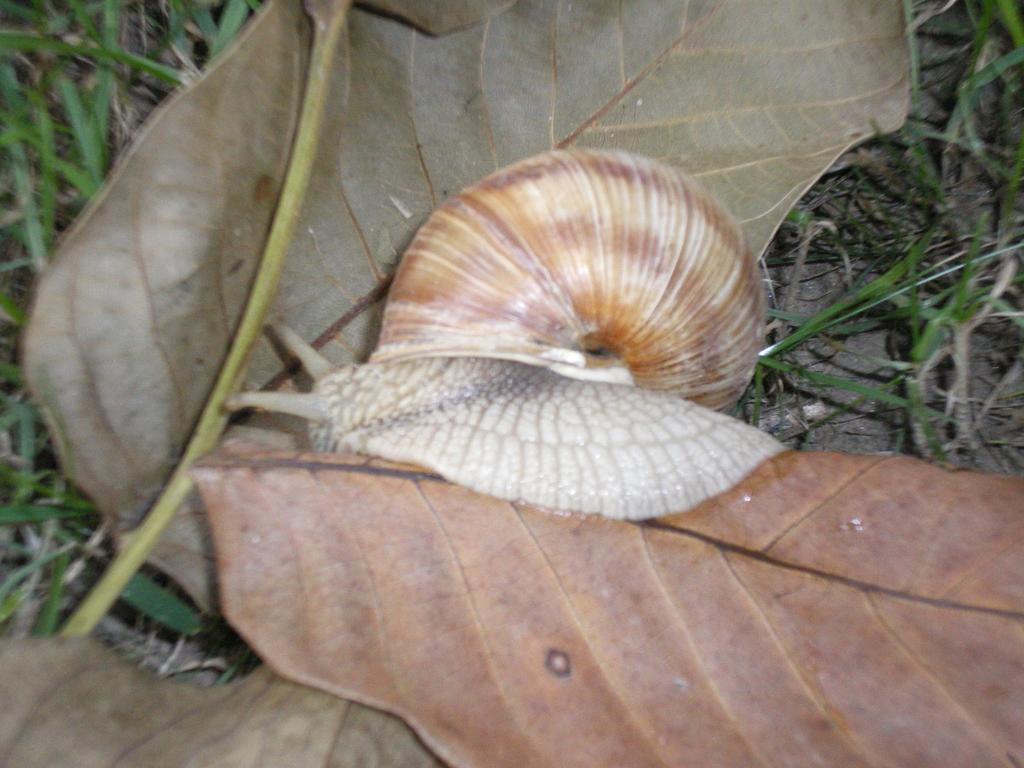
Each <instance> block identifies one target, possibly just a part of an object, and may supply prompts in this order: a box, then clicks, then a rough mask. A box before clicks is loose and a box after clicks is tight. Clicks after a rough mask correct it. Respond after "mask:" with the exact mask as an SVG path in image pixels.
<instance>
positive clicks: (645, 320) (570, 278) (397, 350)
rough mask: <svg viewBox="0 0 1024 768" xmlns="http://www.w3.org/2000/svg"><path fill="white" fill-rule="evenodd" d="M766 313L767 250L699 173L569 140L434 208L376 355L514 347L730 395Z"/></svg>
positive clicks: (392, 301) (594, 371) (520, 352)
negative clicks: (763, 253)
mask: <svg viewBox="0 0 1024 768" xmlns="http://www.w3.org/2000/svg"><path fill="white" fill-rule="evenodd" d="M763 323H764V301H763V292H762V289H761V284H760V279H759V276H758V273H757V268H756V260H755V259H754V257H753V256H752V254H751V253H750V251H749V249H748V248H747V247H746V246H745V244H744V240H743V235H742V233H741V231H740V229H739V227H738V225H737V224H736V222H735V221H734V220H733V218H732V217H731V216H730V215H729V213H728V212H727V211H726V210H725V209H724V208H723V207H722V206H721V205H720V204H719V203H717V202H716V201H715V200H714V199H713V198H712V197H711V196H710V195H709V194H708V193H707V192H706V191H704V190H703V189H701V187H700V186H699V185H698V184H697V183H696V182H694V180H693V179H691V178H689V177H688V176H686V175H685V174H683V173H681V172H679V171H677V170H676V169H674V168H671V167H669V166H666V165H663V164H661V163H658V162H656V161H654V160H651V159H648V158H644V157H640V156H637V155H632V154H628V153H625V152H596V151H582V150H556V151H552V152H547V153H544V154H541V155H537V156H535V157H531V158H527V159H526V160H523V161H521V162H518V163H516V164H514V165H511V166H509V167H507V168H504V169H502V170H500V171H498V172H496V173H494V174H492V175H490V176H488V177H487V178H485V179H483V180H482V181H480V182H479V183H477V184H475V185H473V186H471V187H469V188H468V189H466V190H465V191H463V192H462V193H461V194H459V195H457V196H456V197H454V198H452V199H450V200H448V201H447V202H446V203H445V204H444V205H442V206H441V207H440V208H439V209H438V210H436V211H435V212H434V213H433V214H432V215H431V217H430V218H429V220H428V221H427V222H426V223H425V224H424V225H423V227H422V228H421V229H420V230H419V232H418V233H417V234H416V236H415V238H414V239H413V241H412V243H411V244H410V245H409V247H408V249H407V250H406V252H405V254H404V256H403V257H402V262H401V265H400V266H399V269H398V273H397V275H396V277H395V281H394V284H393V285H392V287H391V291H390V293H389V296H388V304H387V307H386V310H385V313H384V323H383V330H382V332H381V338H380V343H379V345H378V347H377V350H376V351H375V352H374V354H373V357H372V358H371V360H372V361H374V362H377V361H389V360H406V359H410V358H417V357H491V358H502V359H508V360H516V361H519V362H525V363H530V364H533V365H542V366H546V367H549V368H552V369H553V370H555V371H557V372H558V373H561V374H563V375H566V376H571V377H574V378H587V379H597V380H604V381H612V382H623V383H626V382H634V383H636V384H637V385H638V386H642V387H645V388H649V389H654V390H661V391H668V392H673V393H676V394H678V395H681V396H683V397H685V398H687V399H689V400H692V401H693V402H696V403H699V404H701V405H705V406H708V407H711V408H722V407H725V406H727V405H730V404H731V403H733V402H734V401H735V400H736V398H737V397H738V396H739V394H740V393H741V392H742V391H743V389H744V387H746V385H747V382H748V381H749V379H750V375H751V373H752V371H753V368H754V364H755V362H756V358H757V350H758V346H759V343H760V342H761V340H762V338H763Z"/></svg>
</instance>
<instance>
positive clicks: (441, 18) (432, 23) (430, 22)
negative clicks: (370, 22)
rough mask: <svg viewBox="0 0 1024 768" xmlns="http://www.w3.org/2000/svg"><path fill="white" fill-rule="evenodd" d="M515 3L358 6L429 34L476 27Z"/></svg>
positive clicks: (379, 2) (466, 0)
mask: <svg viewBox="0 0 1024 768" xmlns="http://www.w3.org/2000/svg"><path fill="white" fill-rule="evenodd" d="M514 2H516V0H370V1H369V2H364V3H362V5H365V6H368V7H371V8H375V9H376V10H378V11H380V12H382V13H385V14H390V15H392V16H395V17H397V18H400V19H405V20H406V21H408V22H409V23H410V24H412V25H413V26H415V27H418V28H419V29H422V30H423V31H424V32H427V33H428V34H431V35H443V34H445V33H447V32H453V31H455V30H456V29H464V28H465V27H470V26H472V25H474V24H479V23H480V22H481V21H484V20H485V19H486V18H487V17H488V16H491V15H493V14H495V13H497V12H498V11H501V10H504V9H505V8H508V7H509V6H510V5H512V4H513V3H514Z"/></svg>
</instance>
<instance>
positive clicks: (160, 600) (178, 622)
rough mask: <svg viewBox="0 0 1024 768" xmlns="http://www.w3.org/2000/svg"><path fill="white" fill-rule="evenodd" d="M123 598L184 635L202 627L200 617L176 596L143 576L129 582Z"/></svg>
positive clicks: (139, 575)
mask: <svg viewBox="0 0 1024 768" xmlns="http://www.w3.org/2000/svg"><path fill="white" fill-rule="evenodd" d="M121 599H122V600H124V601H125V602H126V603H128V605H130V606H132V608H135V609H136V610H137V611H141V612H142V613H144V614H146V615H147V616H149V617H150V618H151V619H153V620H154V621H158V622H160V623H161V624H163V625H164V626H165V627H168V628H170V629H173V630H174V631H175V632H180V633H181V634H183V635H194V634H195V633H196V632H198V631H199V629H200V627H201V624H200V621H199V616H198V614H196V612H195V611H194V610H192V609H191V608H190V607H189V606H188V605H187V604H186V603H184V602H183V601H182V600H180V599H179V598H178V597H177V596H176V595H175V594H174V593H172V592H170V591H169V590H167V589H164V588H163V587H161V586H160V585H159V584H157V583H155V582H154V581H153V580H152V579H150V578H149V577H148V576H146V575H145V574H142V573H136V574H135V575H134V576H132V578H131V579H130V580H129V581H128V584H127V585H126V586H125V588H124V591H123V592H121Z"/></svg>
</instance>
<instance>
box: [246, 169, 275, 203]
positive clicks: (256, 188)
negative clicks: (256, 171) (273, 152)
mask: <svg viewBox="0 0 1024 768" xmlns="http://www.w3.org/2000/svg"><path fill="white" fill-rule="evenodd" d="M275 186H276V185H275V184H274V179H273V178H272V177H270V176H268V175H267V174H265V173H263V174H260V177H259V178H258V179H256V183H255V184H253V186H252V201H253V202H254V203H256V204H262V203H266V202H268V201H269V200H270V199H271V198H272V197H273V195H274V187H275Z"/></svg>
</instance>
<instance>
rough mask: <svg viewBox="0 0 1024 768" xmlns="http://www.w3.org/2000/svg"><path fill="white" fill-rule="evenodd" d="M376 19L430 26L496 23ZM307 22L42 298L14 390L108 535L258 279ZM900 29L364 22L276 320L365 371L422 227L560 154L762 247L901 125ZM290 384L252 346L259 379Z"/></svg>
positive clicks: (637, 7) (703, 20)
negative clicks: (813, 193) (700, 195)
mask: <svg viewBox="0 0 1024 768" xmlns="http://www.w3.org/2000/svg"><path fill="white" fill-rule="evenodd" d="M382 2H383V4H384V5H383V7H386V8H387V9H389V11H390V12H394V13H398V14H406V15H407V16H409V17H410V18H414V20H415V19H418V18H419V16H423V15H424V14H425V16H426V17H432V18H434V21H430V20H429V19H428V20H427V21H424V20H422V19H420V20H419V21H417V22H416V23H420V24H423V25H425V26H428V27H429V28H431V29H449V28H452V27H453V26H460V25H461V24H463V23H470V22H472V21H478V20H479V19H481V18H483V17H484V16H486V14H488V13H491V12H493V11H494V10H495V9H496V8H498V7H505V3H503V2H488V1H487V0H481V1H480V2H473V1H472V0H464V1H463V2H459V3H456V4H444V5H443V6H441V5H437V4H434V3H429V4H426V5H424V4H420V3H398V4H396V3H392V2H390V0H382ZM299 5H300V4H299V3H298V2H297V1H293V0H288V1H287V2H285V1H283V0H278V1H277V2H271V3H269V7H268V9H267V10H266V11H265V12H264V14H263V16H262V18H261V19H260V20H258V21H257V22H256V23H255V24H254V25H253V27H252V28H251V29H250V31H249V32H248V33H247V36H246V38H245V39H244V40H243V41H242V42H241V43H240V44H239V45H238V46H237V48H235V50H234V51H233V52H231V53H229V54H226V55H225V56H222V57H221V58H220V60H219V63H218V64H217V65H216V66H215V67H214V68H213V70H211V72H209V73H208V74H207V75H206V76H205V77H203V78H202V79H201V80H200V81H199V82H197V83H196V84H195V85H194V86H193V88H191V89H190V90H189V91H187V92H185V93H184V94H183V95H182V96H181V97H179V98H178V99H176V100H175V101H174V102H173V103H172V104H171V105H170V106H169V107H168V108H166V109H164V110H161V112H160V113H159V115H157V116H156V117H154V119H153V123H152V125H151V126H150V128H149V130H148V131H147V132H146V135H145V137H144V138H143V139H142V141H141V142H140V143H139V145H138V146H137V147H136V148H135V150H134V151H133V152H132V153H131V155H130V156H129V158H128V159H127V160H126V161H125V162H124V163H123V165H122V169H121V172H120V173H119V174H118V175H117V177H116V178H115V179H114V180H113V182H112V184H111V186H110V187H109V188H108V190H107V192H106V194H105V195H104V196H103V198H102V199H101V200H100V201H99V202H98V203H97V204H95V205H94V206H92V208H91V210H90V212H89V213H88V214H87V215H86V216H85V218H84V220H83V221H82V222H81V223H80V224H79V226H78V227H77V228H76V229H75V231H74V232H73V233H72V234H71V235H69V237H68V238H67V239H66V242H65V243H64V245H63V246H62V248H61V252H60V254H59V255H58V257H57V258H56V261H55V264H54V266H53V267H52V268H51V269H50V270H49V272H48V273H47V274H46V275H45V277H44V279H43V280H42V282H41V284H40V288H39V294H38V297H37V301H36V304H35V308H34V311H33V315H32V322H31V325H30V329H29V334H28V340H27V357H26V369H27V376H28V379H29V381H30V383H31V386H32V389H33V391H34V392H35V394H36V395H37V398H38V399H39V400H40V401H41V402H43V403H44V404H45V405H46V407H47V410H48V412H49V414H50V421H51V424H52V425H53V426H54V428H55V433H56V434H57V436H58V439H59V442H60V445H61V454H62V456H63V458H64V465H65V468H66V470H67V471H68V473H69V474H70V475H71V476H72V477H73V478H74V479H75V481H76V482H77V483H78V484H79V485H81V486H82V487H83V488H84V489H85V490H86V491H87V492H88V493H89V494H90V495H91V496H92V497H93V498H94V499H95V500H96V501H97V503H98V504H99V505H100V506H101V508H103V509H104V510H105V511H106V512H107V513H108V514H114V515H117V516H118V517H119V518H120V519H121V520H122V522H123V523H126V524H131V523H133V522H134V521H135V520H136V519H137V516H138V514H139V511H140V509H141V508H142V507H144V506H145V504H146V503H147V501H148V500H149V499H150V498H151V497H152V495H153V494H154V493H155V492H156V491H157V489H158V488H159V486H160V483H161V482H162V480H163V479H164V478H165V477H166V475H167V473H168V472H169V471H170V469H171V468H172V466H173V464H174V461H175V460H176V457H177V456H178V454H179V452H180V450H181V447H182V445H183V443H184V441H185V439H186V438H187V436H188V434H189V430H190V428H191V426H192V424H193V423H194V422H195V419H196V417H197V414H198V411H199V408H200V406H201V404H202V402H203V400H204V398H205V397H206V395H207V391H208V389H209V386H210V383H211V382H212V380H213V377H214V374H215V371H216V368H217V366H218V365H219V363H220V360H221V358H222V355H223V352H224V349H225V345H226V343H227V339H228V337H229V336H230V333H231V329H232V328H233V326H234V322H235V319H236V318H237V316H238V312H239V307H240V304H241V301H242V300H243V297H244V294H245V289H246V286H247V285H248V284H249V280H250V276H251V271H252V266H253V264H254V259H255V257H256V255H257V254H258V253H259V251H260V244H261V240H262V237H263V236H264V234H265V231H266V226H267V221H268V217H269V215H270V212H271V210H272V208H273V202H274V197H275V194H276V190H277V188H278V182H279V180H280V178H281V169H282V162H283V159H284V157H285V154H286V149H287V145H288V140H289V137H290V135H291V130H292V122H293V119H294V115H295V111H296V108H297V99H298V98H299V94H300V91H301V88H300V82H299V81H300V77H301V75H302V72H303V69H304V62H305V48H306V45H307V42H308V35H307V33H306V25H305V23H304V21H303V19H301V18H300V12H299ZM435 8H443V9H444V10H443V13H440V14H435V13H434V11H433V10H431V9H435ZM410 9H411V10H410ZM417 14H419V15H417ZM901 14H902V11H901V5H900V3H899V2H898V1H897V0H860V1H859V2H857V3H850V2H848V1H847V0H773V1H772V2H766V0H732V1H731V2H725V1H724V0H666V1H665V2H659V3H622V2H620V1H619V0H602V1H601V2H589V1H588V2H580V1H577V2H569V1H568V0H558V1H557V2H549V1H545V0H522V1H521V2H518V3H516V4H515V5H513V6H512V7H510V8H508V10H506V11H505V12H503V13H500V14H497V15H494V16H491V17H489V18H487V19H486V20H485V21H484V23H481V24H477V25H476V26H473V27H471V28H469V29H466V30H464V31H462V32H458V33H455V34H450V35H448V36H445V37H439V38H433V37H429V36H426V35H424V34H422V33H421V32H419V31H417V30H416V29H414V28H413V27H411V26H407V25H405V24H404V23H402V22H401V21H399V20H397V19H394V18H385V17H379V16H374V15H371V14H370V13H368V12H365V11H353V12H351V13H350V15H349V26H348V28H347V32H346V35H347V37H346V40H345V41H344V43H343V45H342V46H341V48H340V51H339V54H338V59H337V62H336V67H335V72H334V79H333V81H332V83H333V85H332V91H331V101H330V103H329V104H328V105H327V121H326V127H325V134H324V139H323V141H322V142H321V145H320V153H319V156H318V158H317V162H316V164H315V168H316V172H315V175H314V178H313V179H312V181H311V184H310V188H309V194H308V195H307V198H306V205H305V209H304V212H303V217H302V221H301V222H300V224H299V227H298V230H297V231H298V232H299V235H298V237H297V239H296V241H295V242H294V243H293V247H292V249H291V253H290V255H289V262H288V266H287V270H286V274H285V277H284V282H283V285H282V289H281V293H280V296H279V300H278V303H277V311H278V313H279V314H280V315H282V316H283V317H284V318H285V319H286V320H287V322H288V323H289V324H290V325H292V327H294V328H296V329H297V330H299V331H300V332H301V333H303V334H304V335H305V336H306V337H307V338H310V339H313V338H316V339H318V343H319V344H321V345H323V346H324V351H325V354H327V355H328V356H329V357H332V358H333V359H335V360H338V361H342V360H350V359H352V358H354V357H360V356H362V355H364V354H365V353H366V351H367V349H368V347H369V344H370V342H371V340H372V337H373V336H374V333H375V322H376V320H375V318H376V314H375V311H367V309H368V308H371V309H372V306H371V305H372V304H373V302H374V301H375V300H376V299H378V298H379V297H380V296H381V295H382V294H383V289H384V287H385V285H386V276H387V275H388V274H389V272H390V271H391V270H392V268H393V265H394V263H395V262H396V260H397V258H398V254H399V252H400V251H401V249H402V248H403V247H404V245H405V243H406V242H407V240H408V238H409V237H410V235H411V233H412V232H413V230H414V229H415V228H416V226H417V225H418V224H419V222H420V221H421V220H422V219H423V218H424V216H425V215H426V214H427V213H428V212H429V211H430V210H432V209H433V208H434V207H435V206H436V205H437V204H438V203H439V202H440V201H441V200H443V199H444V198H445V197H446V196H448V195H449V194H452V193H454V192H455V191H457V190H458V189H459V188H460V187H463V186H465V185H467V184H468V183H470V182H473V181H476V180H478V179H479V178H481V177H482V176H484V175H485V174H487V173H489V172H490V171H492V170H494V169H495V168H496V167H498V166H501V165H504V164H506V163H509V162H511V161H513V160H517V159H519V158H521V157H524V156H526V155H529V154H532V153H535V152H538V151H541V150H545V149H548V148H550V147H552V146H556V145H557V146H567V145H579V146H587V147H619V148H624V149H630V150H634V151H637V152H642V153H645V154H648V155H653V156H656V157H660V158H661V159H663V160H665V161H667V162H670V163H674V164H676V165H679V166H681V167H683V168H685V169H687V170H689V171H690V172H691V173H693V174H694V175H696V176H698V177H699V178H700V179H701V180H702V181H703V182H705V183H706V184H707V185H708V186H710V187H711V189H712V190H713V191H715V192H716V193H717V194H718V195H719V196H720V197H721V198H722V199H723V200H724V201H725V202H726V203H727V204H728V205H729V206H730V207H732V208H733V210H734V211H735V212H736V213H737V214H738V216H739V217H740V218H741V219H742V220H743V224H744V227H745V229H746V232H747V234H748V236H749V239H750V240H751V243H752V244H753V246H754V248H755V249H761V248H762V247H763V246H764V245H765V243H766V242H767V240H768V238H769V237H770V235H771V233H772V232H773V231H774V229H775V227H776V226H777V225H778V222H779V221H781V219H782V217H783V216H784V215H785V213H786V211H787V210H788V208H789V206H790V205H791V204H792V203H793V202H794V201H795V200H796V199H797V197H798V196H799V195H800V194H801V192H802V191H803V190H804V189H806V188H807V187H808V186H809V185H810V184H811V183H812V182H813V181H814V179H815V178H816V177H817V176H818V175H819V174H820V173H821V172H822V171H823V170H824V169H825V168H826V167H827V166H828V165H829V163H830V162H831V161H832V160H833V158H835V157H836V156H837V155H838V154H839V153H840V152H841V151H843V149H844V148H846V147H847V146H848V145H850V144H851V143H854V142H856V141H858V140H860V139H862V138H864V137H866V136H867V135H869V134H870V133H872V132H873V131H874V130H875V129H876V128H877V129H879V130H891V129H893V128H895V127H897V126H898V125H899V124H900V123H901V122H902V120H903V118H904V114H905V106H906V104H905V102H906V84H907V71H906V51H905V43H904V38H903V24H902V15H901ZM435 22H436V26H435ZM279 369H280V360H279V358H278V356H277V355H276V354H275V353H274V352H273V351H272V350H271V349H270V347H269V345H267V346H264V347H263V348H261V349H260V350H258V351H257V354H256V356H255V358H254V363H253V366H252V369H251V371H250V377H249V380H250V384H253V385H263V384H264V383H266V382H267V381H268V380H269V379H270V378H271V377H272V376H273V375H274V374H275V373H277V372H278V371H279Z"/></svg>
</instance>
